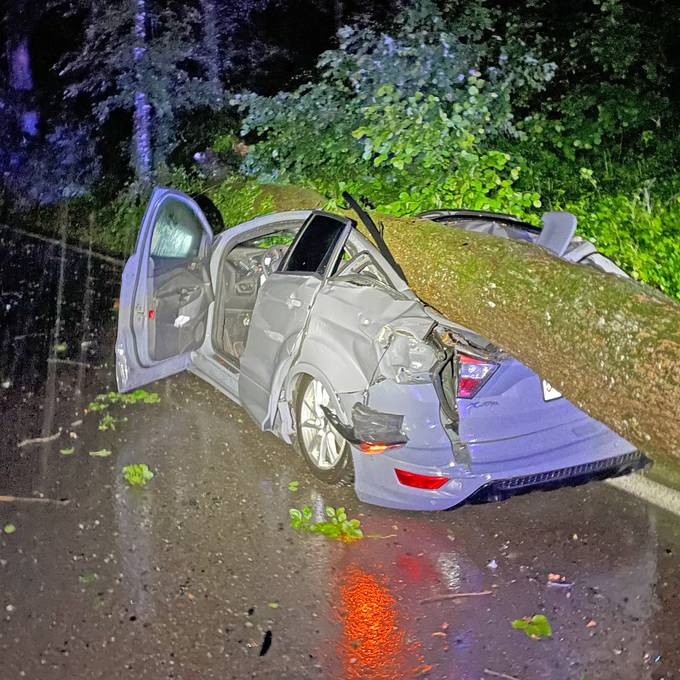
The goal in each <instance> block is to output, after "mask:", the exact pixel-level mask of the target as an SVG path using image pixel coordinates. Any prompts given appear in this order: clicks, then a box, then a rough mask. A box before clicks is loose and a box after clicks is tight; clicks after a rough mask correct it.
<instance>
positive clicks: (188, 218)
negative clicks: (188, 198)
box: [151, 200, 203, 259]
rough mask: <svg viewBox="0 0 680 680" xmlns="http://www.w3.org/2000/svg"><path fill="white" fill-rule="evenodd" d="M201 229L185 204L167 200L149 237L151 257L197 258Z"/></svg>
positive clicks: (194, 215)
mask: <svg viewBox="0 0 680 680" xmlns="http://www.w3.org/2000/svg"><path fill="white" fill-rule="evenodd" d="M202 236H203V228H202V226H201V223H200V222H199V220H198V217H197V216H196V214H195V213H194V212H193V211H192V210H191V209H190V208H189V207H188V206H187V205H185V204H183V203H180V202H179V201H175V200H167V201H165V203H164V204H163V205H162V206H161V208H160V210H159V212H158V217H157V218H156V221H155V223H154V229H153V234H152V236H151V257H159V258H175V259H193V258H196V257H198V251H199V247H200V245H201V238H202Z"/></svg>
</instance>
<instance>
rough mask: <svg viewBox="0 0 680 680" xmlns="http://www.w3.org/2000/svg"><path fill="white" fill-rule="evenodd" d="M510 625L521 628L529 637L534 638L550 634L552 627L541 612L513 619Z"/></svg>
mask: <svg viewBox="0 0 680 680" xmlns="http://www.w3.org/2000/svg"><path fill="white" fill-rule="evenodd" d="M512 627H513V628H516V629H517V630H523V631H524V632H525V633H526V634H527V635H528V636H529V637H530V638H533V639H535V640H539V639H540V638H544V637H550V636H551V635H552V627H551V626H550V623H549V622H548V619H547V618H546V617H545V616H544V615H543V614H534V616H532V617H531V618H529V617H524V618H522V619H515V620H514V621H513V622H512Z"/></svg>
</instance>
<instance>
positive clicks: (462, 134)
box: [233, 0, 680, 297]
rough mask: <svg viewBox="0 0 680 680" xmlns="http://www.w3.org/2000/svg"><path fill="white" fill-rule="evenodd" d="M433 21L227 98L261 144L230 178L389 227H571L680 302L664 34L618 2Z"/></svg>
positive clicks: (415, 17) (410, 13)
mask: <svg viewBox="0 0 680 680" xmlns="http://www.w3.org/2000/svg"><path fill="white" fill-rule="evenodd" d="M445 7H446V9H445V10H444V11H440V10H439V9H437V7H435V6H434V5H433V4H432V3H431V2H430V1H429V0H417V1H415V2H413V3H412V4H411V5H410V7H409V8H408V9H407V10H406V11H405V12H403V13H401V14H400V15H399V17H398V18H397V19H396V20H395V21H394V22H393V24H392V25H391V26H389V27H388V28H387V29H386V30H385V31H384V32H379V31H378V30H376V29H374V28H344V29H342V31H341V32H340V33H339V38H340V44H339V46H338V48H337V49H335V50H331V51H328V52H325V53H324V54H322V55H321V57H320V58H319V61H318V77H317V79H316V81H314V82H308V83H306V84H304V85H302V86H301V87H299V88H298V89H297V90H296V91H294V92H291V93H285V92H282V93H279V94H277V95H275V96H273V97H266V96H261V95H255V94H252V93H248V94H242V95H239V96H237V97H235V98H234V100H233V101H234V103H235V104H236V105H237V106H238V107H239V109H240V111H241V112H242V113H243V114H244V121H243V129H242V133H243V134H247V135H251V136H252V135H256V138H257V141H256V143H255V144H254V145H252V146H251V151H250V154H249V156H248V158H247V160H246V162H245V164H244V170H245V171H246V172H248V173H251V174H253V175H255V176H256V177H257V178H259V179H260V180H261V181H279V182H281V181H282V182H293V183H297V184H302V185H305V186H309V187H312V188H315V189H317V190H318V191H320V192H321V193H322V194H324V195H325V196H328V197H330V198H331V199H332V201H335V202H337V200H338V197H339V196H340V194H341V192H342V191H343V190H349V191H350V192H351V193H353V194H355V195H356V196H358V197H361V198H363V199H364V200H365V201H366V202H368V204H369V205H372V206H373V207H375V208H376V209H378V210H380V211H383V212H386V213H389V214H395V215H403V214H414V213H417V212H419V211H422V210H426V209H433V208H440V207H448V208H457V207H464V208H469V209H485V210H494V211H499V212H508V213H513V214H516V215H518V216H519V217H522V218H524V219H527V220H529V221H531V222H533V223H534V224H538V223H539V221H540V212H542V210H543V209H546V208H547V209H566V210H571V211H572V212H574V213H575V214H576V215H577V217H578V218H579V231H580V233H581V234H582V235H583V236H585V237H587V238H590V239H592V240H593V241H594V242H595V243H596V245H597V247H598V248H599V249H600V250H601V251H602V252H603V253H604V254H605V255H607V256H609V257H611V258H612V259H613V260H614V261H615V262H616V263H617V264H619V266H621V267H622V268H623V269H624V270H626V271H627V272H628V273H630V274H631V275H632V276H634V277H635V278H638V279H640V280H641V281H644V282H647V283H649V284H651V285H653V286H656V287H658V288H660V289H661V290H663V291H664V292H666V293H668V294H669V295H674V296H676V297H680V281H679V277H680V273H679V272H680V267H679V266H678V263H679V262H680V251H679V249H680V245H679V244H680V207H679V204H678V198H677V197H678V196H679V195H680V173H679V172H678V170H677V167H678V161H679V160H680V141H679V139H680V137H679V135H678V128H677V122H676V121H675V120H674V118H673V116H672V115H671V107H670V106H669V98H670V96H671V85H670V83H671V80H670V73H671V72H670V67H669V66H668V64H666V63H665V61H664V58H663V56H662V55H660V54H659V53H658V52H657V51H654V50H650V49H648V47H647V46H649V45H656V44H657V41H656V40H655V37H656V36H658V34H659V31H662V30H665V29H664V24H663V22H662V21H661V20H660V21H658V22H654V21H652V20H651V19H650V18H649V17H645V16H643V15H642V14H640V13H632V12H624V11H623V5H622V2H621V0H598V1H597V2H595V3H593V5H592V6H591V5H589V4H587V3H586V4H585V5H581V6H580V7H579V9H578V10H577V11H575V12H574V13H573V16H571V14H570V15H569V16H568V17H563V18H562V19H561V20H560V21H559V22H555V21H554V17H552V16H551V15H550V13H549V12H548V11H547V10H545V9H544V8H542V6H541V4H540V3H530V4H529V5H528V6H527V7H526V8H524V9H523V10H522V11H521V12H520V14H519V15H517V16H514V17H510V16H509V15H508V13H507V12H504V11H503V10H502V8H497V7H494V6H491V5H488V4H485V3H483V2H472V3H469V2H467V3H461V2H456V0H451V2H449V3H447V4H446V5H445ZM668 11H670V10H668ZM657 24H658V25H657Z"/></svg>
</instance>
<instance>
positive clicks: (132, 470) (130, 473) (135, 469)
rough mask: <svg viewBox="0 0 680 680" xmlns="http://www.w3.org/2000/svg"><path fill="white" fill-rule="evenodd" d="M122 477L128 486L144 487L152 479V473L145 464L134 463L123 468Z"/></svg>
mask: <svg viewBox="0 0 680 680" xmlns="http://www.w3.org/2000/svg"><path fill="white" fill-rule="evenodd" d="M123 477H124V478H125V481H126V482H127V483H128V484H129V485H130V486H145V485H146V483H147V482H148V481H150V480H152V479H153V472H151V470H150V469H149V466H148V465H147V464H146V463H134V464H132V465H126V466H125V467H124V468H123Z"/></svg>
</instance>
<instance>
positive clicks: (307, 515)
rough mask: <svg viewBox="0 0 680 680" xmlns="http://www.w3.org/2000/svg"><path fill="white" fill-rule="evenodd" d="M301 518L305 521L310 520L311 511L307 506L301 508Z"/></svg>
mask: <svg viewBox="0 0 680 680" xmlns="http://www.w3.org/2000/svg"><path fill="white" fill-rule="evenodd" d="M302 517H303V519H304V520H305V521H309V520H310V519H312V509H311V508H310V507H309V505H305V506H303V508H302Z"/></svg>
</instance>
